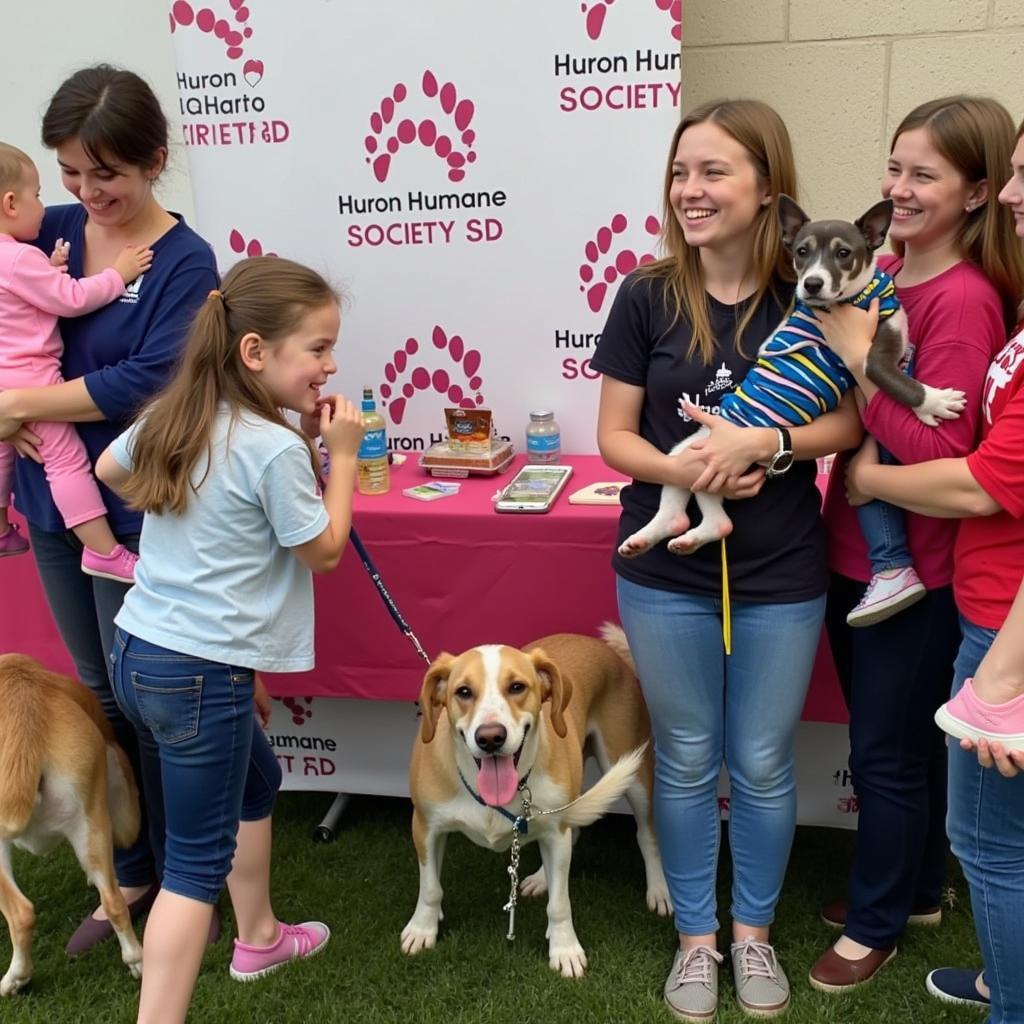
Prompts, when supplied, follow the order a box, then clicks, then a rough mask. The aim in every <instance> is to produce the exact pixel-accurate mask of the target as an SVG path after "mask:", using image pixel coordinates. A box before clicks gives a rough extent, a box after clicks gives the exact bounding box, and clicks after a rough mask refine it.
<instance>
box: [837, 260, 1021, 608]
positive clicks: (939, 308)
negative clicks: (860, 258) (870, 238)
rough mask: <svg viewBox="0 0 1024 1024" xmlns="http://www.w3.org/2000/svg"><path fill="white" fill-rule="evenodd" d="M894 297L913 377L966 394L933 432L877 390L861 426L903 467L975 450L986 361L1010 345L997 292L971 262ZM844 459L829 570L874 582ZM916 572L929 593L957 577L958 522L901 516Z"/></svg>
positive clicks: (894, 267)
mask: <svg viewBox="0 0 1024 1024" xmlns="http://www.w3.org/2000/svg"><path fill="white" fill-rule="evenodd" d="M879 265H880V266H881V267H882V269H883V270H885V272H886V273H887V274H889V275H891V276H895V275H896V274H897V273H898V272H899V269H900V267H901V266H902V261H901V260H899V259H897V258H896V257H895V256H888V257H883V258H882V259H880V260H879ZM896 294H897V296H898V298H899V300H900V302H901V303H902V304H903V308H904V309H905V310H906V313H907V325H908V330H909V334H910V343H911V344H912V345H913V346H914V347H915V351H914V376H915V377H916V378H917V379H918V380H920V381H922V382H923V383H925V384H930V385H932V387H936V388H957V389H959V390H960V391H963V392H964V394H965V395H966V396H967V405H966V407H965V408H964V411H963V412H962V413H961V414H960V416H959V418H958V419H955V420H944V421H942V422H941V423H940V425H939V426H937V427H929V426H927V425H926V424H924V423H922V422H921V421H920V420H919V419H918V418H917V416H916V415H915V414H914V413H913V412H912V411H911V410H910V409H909V408H907V407H906V406H905V405H901V404H900V403H899V402H897V401H896V400H895V399H893V398H890V397H889V396H888V395H886V394H884V393H883V392H881V391H879V392H878V393H877V394H876V395H875V396H874V397H873V398H872V399H871V401H870V402H869V403H868V406H867V408H866V409H865V410H864V413H863V418H864V427H865V429H866V430H867V431H868V432H869V433H870V434H871V435H872V436H873V437H874V438H876V440H877V441H878V442H879V444H881V445H883V446H884V447H886V448H888V449H889V451H890V452H892V454H893V455H894V456H895V457H896V459H897V460H898V461H899V462H902V463H915V462H927V461H929V460H931V459H948V458H959V457H961V456H964V455H966V454H967V453H968V452H971V451H973V450H974V449H975V447H977V443H978V439H979V435H980V430H981V404H982V394H983V391H984V388H985V376H986V374H987V373H988V368H989V364H990V363H991V362H992V360H993V359H994V358H995V356H996V355H997V353H998V352H999V351H1000V349H1001V348H1002V347H1003V345H1004V344H1005V343H1006V327H1005V324H1004V321H1003V311H1002V304H1001V303H1000V300H999V293H998V292H997V291H996V289H995V288H994V287H993V285H992V284H991V283H990V282H989V280H988V278H987V277H985V275H984V274H983V273H982V272H981V270H979V269H978V267H976V266H975V265H974V264H973V263H969V262H967V261H966V260H964V261H963V262H961V263H957V264H956V265H955V266H953V267H950V269H949V270H947V271H945V272H944V273H942V274H939V275H938V276H936V277H933V278H932V279H931V280H930V281H925V282H923V283H922V284H916V285H911V286H910V287H901V286H900V284H899V279H898V278H897V282H896ZM845 478H846V460H845V459H842V458H840V459H836V461H835V465H834V467H833V470H832V476H831V479H830V480H829V485H828V491H827V493H826V496H825V506H824V509H823V513H822V514H823V515H824V518H825V526H826V529H827V532H828V555H829V566H830V568H831V569H832V570H833V571H834V572H837V573H840V574H842V575H843V576H847V577H849V578H850V579H854V580H861V581H864V582H866V581H867V580H869V579H870V578H871V566H870V564H869V562H868V556H867V546H866V545H865V543H864V538H863V536H862V535H861V532H860V527H859V525H858V522H857V515H856V513H855V512H854V510H853V509H852V508H851V507H850V505H849V503H848V502H847V500H846V492H845ZM904 515H905V518H906V524H907V540H908V543H909V546H910V554H911V557H912V558H913V560H914V567H915V569H916V570H917V573H918V575H919V576H920V577H921V581H922V582H923V583H924V585H925V586H926V587H927V588H928V589H929V590H931V589H933V588H935V587H944V586H947V585H948V584H950V583H951V582H952V579H953V546H954V543H955V542H956V534H957V529H958V526H959V522H958V520H956V519H933V518H931V517H930V516H922V515H917V514H915V513H911V512H906V513H904Z"/></svg>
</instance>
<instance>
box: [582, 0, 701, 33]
mask: <svg viewBox="0 0 1024 1024" xmlns="http://www.w3.org/2000/svg"><path fill="white" fill-rule="evenodd" d="M613 3H615V0H593V2H592V3H583V4H580V10H581V11H582V12H583V14H584V15H585V16H586V23H587V35H588V36H589V37H590V38H591V39H600V38H601V31H602V30H603V29H604V19H605V17H606V16H607V14H608V8H609V7H611V5H612V4H613ZM654 5H655V7H657V8H658V10H659V11H666V12H667V13H668V15H669V16H670V17H671V18H672V38H673V39H677V40H681V39H682V37H683V29H682V20H683V3H682V0H654Z"/></svg>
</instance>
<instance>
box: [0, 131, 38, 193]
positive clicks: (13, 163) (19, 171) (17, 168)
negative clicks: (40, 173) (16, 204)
mask: <svg viewBox="0 0 1024 1024" xmlns="http://www.w3.org/2000/svg"><path fill="white" fill-rule="evenodd" d="M30 167H35V164H34V163H33V162H32V157H30V156H29V155H28V153H23V152H22V151H21V150H20V149H18V147H17V146H12V145H10V144H8V143H6V142H0V196H2V195H3V194H4V193H5V192H13V191H14V190H15V189H19V188H21V186H22V185H23V184H24V183H25V171H27V170H28V169H29V168H30Z"/></svg>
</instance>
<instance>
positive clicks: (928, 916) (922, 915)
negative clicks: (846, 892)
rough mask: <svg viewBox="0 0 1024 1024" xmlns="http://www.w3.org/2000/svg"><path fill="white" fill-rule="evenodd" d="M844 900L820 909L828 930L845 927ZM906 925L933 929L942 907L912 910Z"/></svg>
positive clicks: (845, 903) (938, 920) (940, 914)
mask: <svg viewBox="0 0 1024 1024" xmlns="http://www.w3.org/2000/svg"><path fill="white" fill-rule="evenodd" d="M849 906H850V905H849V904H848V903H847V902H846V900H836V901H835V903H827V904H826V905H825V906H824V907H822V908H821V911H820V914H821V919H822V921H824V922H825V924H827V925H828V926H829V927H830V928H845V927H846V912H847V910H849ZM907 924H916V925H926V926H930V927H935V926H936V925H940V924H942V907H921V908H920V909H919V910H912V911H911V912H910V917H908V918H907Z"/></svg>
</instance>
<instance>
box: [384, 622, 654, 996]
mask: <svg viewBox="0 0 1024 1024" xmlns="http://www.w3.org/2000/svg"><path fill="white" fill-rule="evenodd" d="M602 635H603V636H604V642H603V643H602V642H601V641H600V640H597V639H595V638H594V637H587V636H578V635H575V634H570V633H561V634H558V635H556V636H548V637H544V638H543V639H542V640H538V641H537V642H536V643H534V644H529V645H527V646H526V647H525V648H524V649H523V650H517V649H516V648H514V647H505V646H501V645H497V644H492V645H486V646H482V647H474V648H472V649H470V650H468V651H465V652H464V653H463V654H460V655H459V656H458V657H453V656H452V655H450V654H442V655H441V656H440V657H439V658H438V659H437V660H436V661H435V662H434V663H433V665H431V667H430V669H429V670H428V671H427V674H426V678H425V679H424V680H423V690H422V693H421V695H420V708H421V710H422V713H423V721H422V725H421V730H420V735H419V736H418V737H417V739H416V742H415V743H414V745H413V751H412V762H411V764H410V767H409V789H410V792H411V794H412V800H413V805H414V808H415V809H414V811H413V820H412V834H413V841H414V842H415V844H416V853H417V855H418V856H419V862H420V893H419V901H418V903H417V904H416V911H415V913H414V914H413V916H412V918H411V919H410V920H409V923H408V924H407V925H406V926H405V929H404V930H403V931H402V950H403V952H405V953H408V954H410V955H411V954H414V953H418V952H420V951H421V950H424V949H429V948H431V947H432V946H433V945H434V943H435V942H436V940H437V927H438V923H439V921H440V919H441V917H442V914H441V896H442V891H441V880H440V877H441V861H442V858H443V856H444V844H445V838H446V836H447V834H448V833H449V832H462V833H463V835H466V836H468V837H469V838H470V839H472V840H473V842H474V843H477V844H478V845H479V846H485V847H487V848H488V849H492V850H507V849H508V848H509V846H510V845H511V843H512V819H513V818H515V816H517V815H519V814H521V813H522V810H523V803H522V792H523V790H524V788H525V787H526V786H527V785H528V786H529V793H530V798H531V801H532V803H533V804H534V805H535V807H536V808H538V809H545V810H549V809H553V808H560V807H563V805H565V804H568V803H572V806H571V807H568V808H566V809H565V810H564V811H562V812H560V813H557V814H552V815H548V816H543V817H536V818H534V819H533V820H532V821H530V823H529V830H528V832H527V834H526V835H524V836H522V837H521V841H522V842H524V843H525V842H532V841H533V840H536V841H537V843H538V844H539V846H540V852H541V860H542V862H543V865H544V866H543V868H541V870H540V871H537V872H536V873H535V874H533V875H531V876H530V877H529V878H527V879H525V880H524V881H523V884H522V886H521V891H522V892H523V894H524V895H533V896H539V895H541V894H542V893H543V892H544V891H545V889H547V890H548V933H547V934H548V940H549V946H548V962H549V964H550V965H551V967H552V968H553V969H554V970H556V971H559V972H561V973H562V974H563V975H565V976H566V977H570V978H578V977H580V976H582V974H583V972H584V969H585V968H586V964H587V957H586V954H585V953H584V951H583V947H582V946H581V945H580V943H579V939H578V938H577V937H576V931H575V929H574V928H573V923H572V909H571V907H570V904H569V863H570V861H571V859H572V841H573V834H572V830H573V829H574V828H579V827H581V826H583V825H589V824H590V823H591V822H592V821H595V820H596V819H597V818H599V817H600V816H601V815H602V814H604V813H605V811H607V810H608V808H609V807H610V806H611V805H612V804H613V803H614V802H615V801H616V800H617V799H618V798H619V797H620V796H622V795H625V797H626V799H627V800H628V801H629V803H630V805H631V806H632V808H633V813H634V815H635V817H636V823H637V840H638V842H639V845H640V852H641V854H642V855H643V858H644V865H645V867H646V870H647V905H648V906H649V907H650V908H651V910H654V911H656V912H657V913H659V914H664V915H667V914H669V913H670V912H671V911H670V906H669V896H668V887H667V886H666V884H665V876H664V874H663V873H662V868H661V857H660V856H659V854H658V844H657V841H656V840H655V837H654V829H653V823H652V818H651V789H652V784H653V758H652V754H651V750H650V731H651V730H650V719H649V718H648V716H647V709H646V707H645V706H644V702H643V697H642V695H641V693H640V687H639V685H638V683H637V680H636V676H635V675H634V672H633V665H632V658H631V657H630V655H629V648H628V646H627V645H626V638H625V635H624V634H623V632H622V630H621V629H619V628H618V627H615V626H605V627H604V629H603V630H602ZM588 754H592V755H593V756H594V757H595V758H596V759H597V761H598V764H599V765H600V767H601V769H602V770H603V771H604V775H603V776H602V777H601V778H600V779H599V780H598V781H597V782H596V783H595V784H594V785H593V786H592V787H591V788H590V789H589V790H587V791H586V792H585V793H584V792H583V761H584V758H585V757H586V756H587V755H588ZM581 794H582V795H581Z"/></svg>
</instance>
